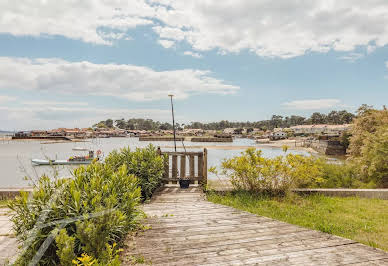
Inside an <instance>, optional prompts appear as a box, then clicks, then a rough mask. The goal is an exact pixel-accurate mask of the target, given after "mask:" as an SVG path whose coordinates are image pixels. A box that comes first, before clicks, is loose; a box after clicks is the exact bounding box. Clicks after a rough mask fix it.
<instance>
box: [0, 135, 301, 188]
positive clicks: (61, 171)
mask: <svg viewBox="0 0 388 266" xmlns="http://www.w3.org/2000/svg"><path fill="white" fill-rule="evenodd" d="M48 143H50V142H47V141H45V140H40V141H35V140H33V141H32V140H19V141H1V140H0V169H1V173H0V187H20V186H28V185H30V182H29V181H25V180H24V177H25V176H26V175H28V176H29V177H32V178H33V179H36V178H37V177H38V176H40V175H42V174H44V173H45V174H48V175H50V176H52V175H53V168H52V167H50V166H32V165H31V159H44V158H49V159H68V158H69V157H70V156H73V155H86V153H87V152H85V151H83V152H82V151H73V150H72V149H73V148H75V147H83V148H89V149H92V150H95V151H96V150H102V151H103V155H107V154H109V152H111V151H112V150H114V149H119V148H121V147H125V146H129V147H131V148H136V147H145V146H147V145H148V144H149V143H152V144H153V145H155V146H160V147H161V149H162V150H172V149H171V148H170V147H172V146H173V143H172V142H165V141H163V142H156V141H154V142H144V141H139V140H138V138H106V139H97V140H93V141H88V142H78V143H73V142H63V143H50V144H48ZM254 144H255V142H254V141H253V140H251V139H235V141H234V142H233V143H198V142H195V143H193V142H187V141H186V142H184V145H185V146H186V149H187V151H200V150H202V149H200V148H190V146H254ZM177 146H182V143H181V142H178V143H177ZM166 147H169V148H166ZM261 149H262V151H263V156H265V157H274V156H277V155H281V154H283V151H282V150H281V149H278V148H261ZM179 150H180V151H183V149H182V148H180V149H179ZM240 152H242V150H238V149H237V150H235V149H234V150H222V149H211V148H210V149H208V166H209V167H210V166H218V165H220V162H221V161H222V159H223V158H231V157H233V156H236V155H239V154H240ZM289 152H293V153H298V154H307V153H305V152H303V151H289ZM75 167H76V166H56V167H55V170H56V171H58V175H59V177H63V176H70V175H71V170H72V169H73V168H75ZM209 178H210V179H211V178H212V176H209Z"/></svg>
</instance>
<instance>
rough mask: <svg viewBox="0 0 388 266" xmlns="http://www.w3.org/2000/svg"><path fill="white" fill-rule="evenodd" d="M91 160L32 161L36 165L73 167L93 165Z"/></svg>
mask: <svg viewBox="0 0 388 266" xmlns="http://www.w3.org/2000/svg"><path fill="white" fill-rule="evenodd" d="M92 161H93V160H92V159H91V160H80V161H78V160H42V159H32V160H31V162H32V163H33V164H35V165H71V164H91V163H92Z"/></svg>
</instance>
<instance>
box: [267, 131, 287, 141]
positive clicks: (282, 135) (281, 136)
mask: <svg viewBox="0 0 388 266" xmlns="http://www.w3.org/2000/svg"><path fill="white" fill-rule="evenodd" d="M286 138H287V133H286V132H283V131H276V132H273V133H271V135H270V139H273V140H275V139H286Z"/></svg>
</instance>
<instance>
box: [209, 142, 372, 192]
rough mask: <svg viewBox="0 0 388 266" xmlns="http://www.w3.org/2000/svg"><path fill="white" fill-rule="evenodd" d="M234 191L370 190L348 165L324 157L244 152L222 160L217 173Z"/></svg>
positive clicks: (253, 150)
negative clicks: (226, 180)
mask: <svg viewBox="0 0 388 266" xmlns="http://www.w3.org/2000/svg"><path fill="white" fill-rule="evenodd" d="M210 171H211V172H214V173H216V174H221V175H223V176H226V177H228V178H229V180H230V182H231V184H232V186H233V187H234V189H236V190H248V191H253V192H266V193H269V194H279V193H280V194H284V193H286V192H287V191H289V190H290V189H293V188H317V187H319V188H373V187H375V186H376V185H375V183H373V182H368V183H365V182H363V180H362V175H361V174H360V172H359V171H358V170H357V167H355V166H354V164H353V163H352V162H339V163H335V162H330V161H328V160H326V159H324V158H319V157H314V156H302V155H294V154H288V155H285V156H278V157H275V158H264V157H262V155H261V151H260V150H255V149H254V148H251V149H248V150H246V151H244V152H242V153H241V156H236V157H234V158H232V159H227V160H224V161H223V162H222V164H221V171H220V172H218V171H217V169H215V168H211V169H210Z"/></svg>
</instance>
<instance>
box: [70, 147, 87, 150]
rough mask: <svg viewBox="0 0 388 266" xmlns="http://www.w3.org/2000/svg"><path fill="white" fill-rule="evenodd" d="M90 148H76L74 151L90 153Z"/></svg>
mask: <svg viewBox="0 0 388 266" xmlns="http://www.w3.org/2000/svg"><path fill="white" fill-rule="evenodd" d="M88 150H89V149H88V148H82V147H74V148H73V151H88Z"/></svg>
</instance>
